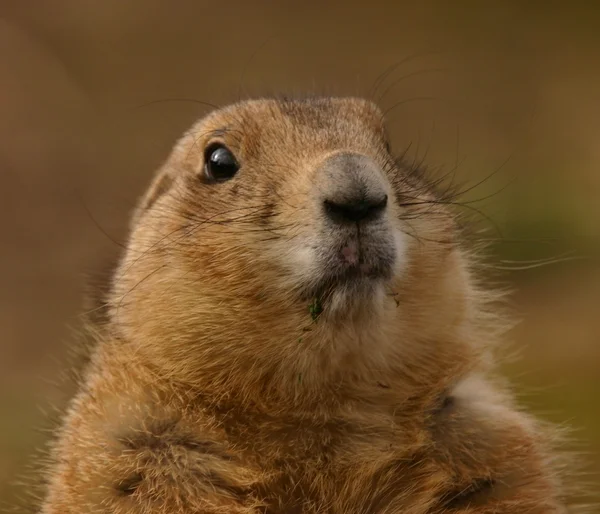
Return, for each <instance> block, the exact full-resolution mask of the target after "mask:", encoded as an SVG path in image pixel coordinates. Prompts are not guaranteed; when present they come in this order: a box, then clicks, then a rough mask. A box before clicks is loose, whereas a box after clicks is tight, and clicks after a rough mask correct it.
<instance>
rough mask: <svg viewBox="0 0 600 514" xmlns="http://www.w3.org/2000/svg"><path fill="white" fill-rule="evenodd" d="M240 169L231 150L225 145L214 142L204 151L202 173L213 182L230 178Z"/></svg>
mask: <svg viewBox="0 0 600 514" xmlns="http://www.w3.org/2000/svg"><path fill="white" fill-rule="evenodd" d="M239 169H240V165H239V164H238V162H237V160H236V159H235V157H234V155H233V153H231V150H229V148H227V147H226V146H224V145H222V144H220V143H215V144H212V145H210V146H208V147H207V148H206V150H205V151H204V174H205V175H206V178H208V179H209V180H211V181H214V182H224V181H226V180H229V179H230V178H232V177H233V176H234V175H235V174H236V173H237V171H238V170H239Z"/></svg>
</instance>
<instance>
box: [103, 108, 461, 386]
mask: <svg viewBox="0 0 600 514" xmlns="http://www.w3.org/2000/svg"><path fill="white" fill-rule="evenodd" d="M435 200H436V197H435V195H434V193H432V192H431V190H430V188H429V187H427V185H426V183H425V182H424V181H422V179H421V178H419V177H418V175H417V174H415V173H414V172H413V171H411V170H409V169H407V168H406V167H403V166H402V165H401V164H399V163H398V162H397V161H396V160H395V159H394V158H393V157H392V155H391V154H390V150H389V143H388V141H387V140H386V134H385V128H384V124H383V117H382V114H381V112H380V111H379V109H378V108H377V107H376V106H375V105H373V104H372V103H370V102H368V101H365V100H361V99H354V98H324V99H310V100H271V99H268V100H254V101H247V102H242V103H239V104H235V105H232V106H229V107H227V108H224V109H220V110H217V111H215V112H213V113H211V114H209V115H208V116H206V117H205V118H204V119H201V120H200V121H199V122H197V123H196V124H195V125H194V126H193V127H192V129H191V130H190V131H189V132H188V133H187V134H186V135H185V136H184V137H183V138H182V139H181V140H180V141H179V143H178V144H177V145H176V146H175V148H174V150H173V152H172V154H171V156H170V157H169V158H168V160H167V162H166V163H165V165H164V166H163V167H162V169H161V170H160V171H159V173H158V175H157V176H156V178H155V180H154V182H153V184H152V185H151V187H150V189H149V191H148V192H147V193H146V195H145V196H144V198H143V199H142V201H141V203H140V205H139V207H138V209H137V211H136V213H135V215H134V218H133V222H132V233H131V237H130V241H129V245H128V250H127V253H126V255H125V257H124V259H123V261H122V263H121V266H120V268H119V269H118V271H117V273H116V275H115V277H114V283H113V292H112V297H111V298H112V299H111V319H112V326H114V327H115V330H116V331H117V332H118V333H119V334H120V336H122V339H124V340H125V341H127V344H130V345H133V346H134V347H135V349H136V352H137V354H138V355H142V356H144V357H145V358H147V359H149V361H151V362H152V363H153V364H154V365H155V366H157V367H158V368H159V369H161V370H163V372H164V373H165V374H166V375H168V376H170V377H172V378H173V379H174V380H179V381H182V382H185V383H189V384H194V383H198V384H200V383H202V384H204V383H206V382H207V381H210V382H211V383H212V384H217V383H218V384H220V383H224V382H228V383H232V381H235V380H239V383H243V384H244V387H246V386H248V384H250V383H251V382H253V381H257V382H261V381H262V382H263V383H266V382H273V383H275V382H277V383H278V384H279V385H281V384H283V383H289V384H294V387H311V385H315V384H316V383H317V382H322V381H323V380H330V381H331V380H333V381H335V380H346V379H350V378H351V379H352V380H357V379H362V378H364V377H367V376H369V375H370V374H372V373H381V372H382V371H383V370H385V369H388V368H390V367H393V366H398V365H403V363H405V362H407V359H408V356H409V355H425V353H424V352H425V345H426V343H427V342H428V341H437V342H439V344H440V345H441V346H440V348H441V350H440V351H448V352H449V354H450V350H444V349H445V348H449V347H451V345H452V342H453V341H460V340H463V339H464V338H465V332H466V330H467V327H468V324H469V323H470V312H471V310H472V307H471V305H470V295H471V291H470V285H469V281H468V276H467V273H466V271H465V263H464V258H463V257H462V254H461V253H460V250H459V248H458V246H457V245H456V244H455V243H454V231H455V227H454V221H453V218H452V216H451V215H450V214H449V213H448V212H446V210H445V208H444V207H443V206H441V205H439V204H438V203H437V202H436V201H435ZM442 343H443V344H442ZM438 350H439V349H438ZM438 350H436V351H438ZM427 352H431V348H429V349H428V350H427ZM440 358H441V357H440ZM349 377H350V378H349ZM361 377H362V378H361Z"/></svg>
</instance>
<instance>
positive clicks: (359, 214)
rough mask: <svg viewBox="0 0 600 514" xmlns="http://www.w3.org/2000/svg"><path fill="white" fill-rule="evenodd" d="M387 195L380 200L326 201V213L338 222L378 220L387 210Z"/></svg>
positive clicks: (379, 198)
mask: <svg viewBox="0 0 600 514" xmlns="http://www.w3.org/2000/svg"><path fill="white" fill-rule="evenodd" d="M387 202H388V197H387V195H383V196H380V197H378V198H360V199H353V200H344V201H339V200H329V199H327V200H325V201H324V207H325V212H326V213H327V215H328V216H329V218H331V219H332V220H333V221H336V222H338V223H339V222H359V221H372V220H375V219H377V218H378V217H379V216H380V215H381V214H382V213H383V211H384V210H385V208H386V206H387Z"/></svg>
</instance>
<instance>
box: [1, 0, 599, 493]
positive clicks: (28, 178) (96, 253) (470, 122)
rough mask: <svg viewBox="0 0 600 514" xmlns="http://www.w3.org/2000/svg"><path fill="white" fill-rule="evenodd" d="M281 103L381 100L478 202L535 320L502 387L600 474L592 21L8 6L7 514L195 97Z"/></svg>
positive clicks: (4, 73)
mask: <svg viewBox="0 0 600 514" xmlns="http://www.w3.org/2000/svg"><path fill="white" fill-rule="evenodd" d="M386 70H388V71H389V73H388V74H387V75H386V74H385V72H386ZM377 82H379V83H380V85H379V88H375V87H374V86H375V85H376V83H377ZM272 93H289V94H304V93H315V94H339V95H371V96H374V97H375V98H377V99H378V100H379V102H380V104H381V106H382V107H383V109H391V110H390V111H389V116H388V123H389V126H390V132H391V134H392V139H393V143H394V146H395V147H396V149H397V150H402V149H408V150H407V156H408V158H409V159H410V160H415V161H416V162H420V161H423V162H424V164H426V165H428V166H431V168H432V171H431V173H432V174H435V173H453V172H454V171H455V180H456V181H459V182H463V183H464V184H465V188H469V187H471V186H476V187H473V188H472V189H471V190H470V191H468V193H466V195H465V197H464V198H463V201H464V202H465V207H463V209H465V211H466V213H467V214H469V217H470V218H471V219H473V220H474V221H476V222H477V223H478V224H480V225H481V226H488V227H489V230H488V231H487V232H486V233H485V234H483V235H481V237H482V238H484V239H486V240H488V242H489V243H490V252H491V257H492V258H491V259H490V260H491V261H492V262H494V263H495V264H496V267H497V268H506V269H503V270H502V275H501V278H502V280H503V281H504V282H505V283H508V284H510V285H511V286H513V287H514V288H515V289H516V292H515V294H514V295H513V297H512V305H513V306H514V308H515V309H516V310H517V311H518V312H519V314H520V316H521V323H520V324H519V325H518V326H517V327H516V328H515V329H514V330H513V332H512V333H511V334H510V337H511V339H512V340H513V341H514V346H513V347H514V348H515V349H517V350H518V352H519V354H520V356H521V358H520V360H518V361H516V362H511V363H510V364H509V365H507V371H508V373H509V374H510V375H511V376H512V377H513V379H514V382H515V384H516V388H517V390H518V391H519V392H520V395H521V397H522V401H523V403H524V404H525V405H527V406H529V407H531V408H532V409H533V410H534V411H535V412H537V413H538V414H539V415H541V416H543V417H544V418H546V419H549V420H553V421H561V422H562V421H564V422H568V423H569V424H570V425H571V426H573V427H574V428H575V433H574V435H575V437H576V438H577V439H578V444H577V450H578V451H581V452H583V453H584V454H586V455H587V457H586V458H588V461H589V464H588V466H587V470H588V471H589V472H590V473H598V472H600V399H599V394H598V392H599V388H600V259H599V256H600V7H599V6H598V5H596V4H595V3H594V2H570V3H567V2H554V1H545V2H537V1H533V0H532V1H530V2H521V1H509V0H505V1H490V2H467V1H459V2H445V1H439V2H434V1H419V2H417V1H414V0H413V1H410V2H404V1H396V2H392V1H390V2H376V1H370V2H368V3H366V2H361V1H345V2H311V1H302V2H294V1H289V2H275V1H270V2H269V1H260V2H259V1H252V2H244V1H235V0H234V1H232V0H229V1H227V2H221V3H219V2H216V3H215V2H205V1H202V0H197V1H192V0H189V1H184V0H177V1H166V0H162V1H161V0H143V1H142V0H129V1H122V0H104V1H103V2H96V1H92V0H38V1H37V2H35V3H31V2H23V1H20V0H15V1H12V2H10V1H6V0H0V233H1V234H2V237H3V238H4V243H3V248H2V252H1V254H0V258H1V259H2V261H1V266H0V284H1V287H0V306H1V307H0V327H1V332H0V333H1V334H2V335H1V339H0V503H1V502H3V501H5V502H9V503H11V502H13V500H14V499H15V498H16V497H18V496H20V495H21V494H22V492H23V490H22V488H20V487H19V486H18V485H13V483H12V482H13V481H14V480H15V479H16V478H17V477H18V475H19V473H21V471H22V470H23V469H24V467H25V465H26V463H27V462H28V461H29V462H31V454H32V451H33V450H34V449H35V447H36V446H39V445H41V444H43V442H44V440H45V438H46V437H47V434H45V433H44V432H41V431H39V430H37V428H38V427H39V426H41V425H42V424H43V420H44V413H43V411H44V409H45V406H47V404H48V403H49V402H53V401H60V398H57V397H55V395H56V393H55V392H54V390H53V389H51V388H49V386H48V385H47V382H46V381H47V380H48V379H50V380H52V379H53V378H56V376H58V374H59V372H60V364H57V359H58V360H60V358H61V357H62V356H63V355H64V354H65V351H66V348H68V345H69V342H70V341H72V340H73V335H72V333H71V329H70V328H69V327H75V328H76V327H77V325H78V317H77V316H78V314H79V313H80V312H81V310H82V303H81V302H82V295H83V284H84V281H85V276H86V274H87V273H89V272H93V271H94V270H95V269H96V268H97V267H98V266H101V265H102V264H103V263H104V261H105V259H106V258H108V257H110V256H112V255H114V254H115V253H116V252H117V251H118V250H119V244H121V243H122V241H123V238H124V236H125V234H126V228H127V217H128V214H129V212H130V210H131V208H132V206H133V205H134V203H135V202H136V199H137V197H138V195H139V194H140V193H141V192H142V190H143V189H144V187H145V186H146V185H147V183H148V180H149V178H150V176H151V175H152V173H153V172H154V170H155V168H156V167H157V166H158V165H159V164H160V163H161V161H162V160H163V159H165V158H166V156H167V153H168V152H169V149H170V147H171V146H172V144H173V142H174V141H175V139H176V138H177V137H178V136H179V135H180V134H181V133H182V132H183V131H184V130H185V129H187V128H188V126H189V125H190V124H191V123H192V122H193V121H194V120H195V119H196V118H198V117H200V116H202V115H203V114H204V113H206V112H207V107H206V106H205V105H204V104H202V102H208V103H211V104H215V105H222V104H224V103H228V102H231V101H235V100H237V99H239V98H245V97H248V96H259V95H268V94H272ZM188 100H190V101H188ZM540 261H541V262H546V261H557V262H554V263H549V264H546V265H543V266H539V265H537V263H539V262H540ZM516 268H524V269H516ZM529 268H531V269H529ZM33 464H34V467H35V466H36V464H35V462H34V463H33ZM592 476H593V475H592Z"/></svg>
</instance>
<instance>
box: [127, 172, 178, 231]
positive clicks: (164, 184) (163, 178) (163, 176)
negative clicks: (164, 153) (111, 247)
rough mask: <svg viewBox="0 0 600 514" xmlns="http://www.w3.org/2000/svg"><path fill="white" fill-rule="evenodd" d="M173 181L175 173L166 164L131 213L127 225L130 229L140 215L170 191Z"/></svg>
mask: <svg viewBox="0 0 600 514" xmlns="http://www.w3.org/2000/svg"><path fill="white" fill-rule="evenodd" d="M174 181H175V173H174V170H173V169H172V167H171V166H169V165H168V164H167V165H165V166H163V167H162V168H160V169H159V170H158V172H157V173H156V175H155V176H154V179H153V180H152V183H151V184H150V187H149V188H148V190H147V191H146V192H145V193H144V194H143V196H142V197H141V199H140V201H139V202H138V204H137V207H136V208H135V210H134V211H133V216H132V217H131V221H130V223H129V227H130V228H134V227H135V226H136V225H137V222H138V221H139V219H140V217H141V216H142V214H144V212H146V211H147V210H148V209H150V207H152V206H153V205H154V204H155V203H156V201H157V200H158V199H159V198H160V197H161V196H163V195H164V194H165V193H166V192H168V191H169V190H170V189H171V186H172V185H173V182H174Z"/></svg>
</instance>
